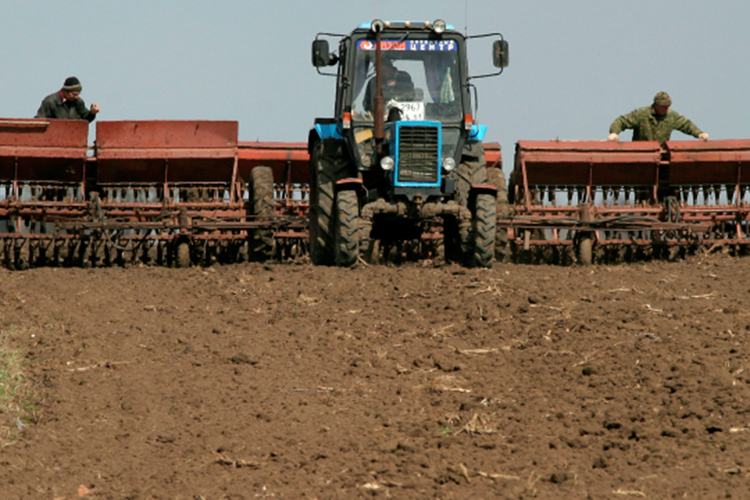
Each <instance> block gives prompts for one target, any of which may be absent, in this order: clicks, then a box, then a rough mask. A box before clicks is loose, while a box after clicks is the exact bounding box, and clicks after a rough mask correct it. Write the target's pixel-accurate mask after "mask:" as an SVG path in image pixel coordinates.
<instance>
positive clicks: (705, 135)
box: [698, 132, 708, 142]
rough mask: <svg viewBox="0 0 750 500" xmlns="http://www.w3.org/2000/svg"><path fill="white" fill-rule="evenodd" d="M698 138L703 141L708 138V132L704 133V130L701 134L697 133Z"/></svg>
mask: <svg viewBox="0 0 750 500" xmlns="http://www.w3.org/2000/svg"><path fill="white" fill-rule="evenodd" d="M698 139H700V140H701V141H703V142H705V141H707V140H708V134H707V133H705V132H703V133H701V134H698Z"/></svg>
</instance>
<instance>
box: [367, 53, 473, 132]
mask: <svg viewBox="0 0 750 500" xmlns="http://www.w3.org/2000/svg"><path fill="white" fill-rule="evenodd" d="M375 53H376V51H375V41H374V40H372V39H362V40H359V41H358V42H357V44H356V56H355V68H354V75H353V87H352V89H353V94H352V95H353V99H352V120H354V121H359V122H362V121H365V122H367V121H369V122H371V121H373V109H374V107H375V106H374V99H375V94H376V90H377V88H376V86H377V84H376V78H375ZM381 54H382V88H383V97H384V102H385V118H386V119H393V118H392V117H393V116H394V112H395V111H394V108H397V116H398V118H397V119H401V120H434V121H440V122H458V121H460V120H461V119H462V118H463V115H462V107H461V93H460V89H459V77H460V75H459V73H458V72H459V69H458V43H457V42H456V41H455V40H452V39H444V40H412V39H406V40H398V39H394V40H388V39H384V40H382V41H381Z"/></svg>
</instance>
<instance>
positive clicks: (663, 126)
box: [607, 92, 708, 146]
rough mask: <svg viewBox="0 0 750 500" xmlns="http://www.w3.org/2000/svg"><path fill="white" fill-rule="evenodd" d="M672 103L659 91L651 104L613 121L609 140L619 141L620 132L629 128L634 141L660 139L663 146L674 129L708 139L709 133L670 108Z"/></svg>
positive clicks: (664, 93)
mask: <svg viewBox="0 0 750 500" xmlns="http://www.w3.org/2000/svg"><path fill="white" fill-rule="evenodd" d="M671 105H672V99H670V97H669V95H668V94H667V93H666V92H659V93H658V94H656V96H655V97H654V103H653V104H652V105H651V106H646V107H645V108H640V109H636V110H635V111H633V112H631V113H628V114H627V115H622V116H620V117H618V118H617V119H616V120H615V121H614V122H612V125H611V126H610V127H609V137H607V140H609V141H613V142H618V141H619V140H620V135H619V134H620V132H622V131H623V130H627V129H632V130H633V140H634V141H659V144H661V145H662V146H664V144H665V143H666V142H667V141H668V140H669V138H670V136H671V135H672V130H679V131H680V132H682V133H685V134H688V135H692V136H693V137H697V138H698V139H700V140H702V141H707V140H708V134H707V133H705V132H703V131H702V130H701V129H699V128H698V127H697V126H696V125H695V124H694V123H693V122H691V121H690V120H688V119H687V118H685V117H684V116H682V115H681V114H679V113H677V112H676V111H672V110H671V109H669V107H670V106H671Z"/></svg>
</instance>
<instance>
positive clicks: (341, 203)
mask: <svg viewBox="0 0 750 500" xmlns="http://www.w3.org/2000/svg"><path fill="white" fill-rule="evenodd" d="M336 211H337V215H338V217H337V218H336V231H335V242H336V265H337V266H340V267H351V266H353V265H354V264H356V263H357V260H359V245H360V218H359V199H358V198H357V193H356V191H350V190H347V191H339V192H338V193H337V194H336Z"/></svg>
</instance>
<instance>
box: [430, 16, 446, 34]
mask: <svg viewBox="0 0 750 500" xmlns="http://www.w3.org/2000/svg"><path fill="white" fill-rule="evenodd" d="M432 31H434V32H435V33H437V34H438V35H441V34H443V33H445V21H443V20H442V19H438V20H437V21H435V22H434V23H432Z"/></svg>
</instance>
